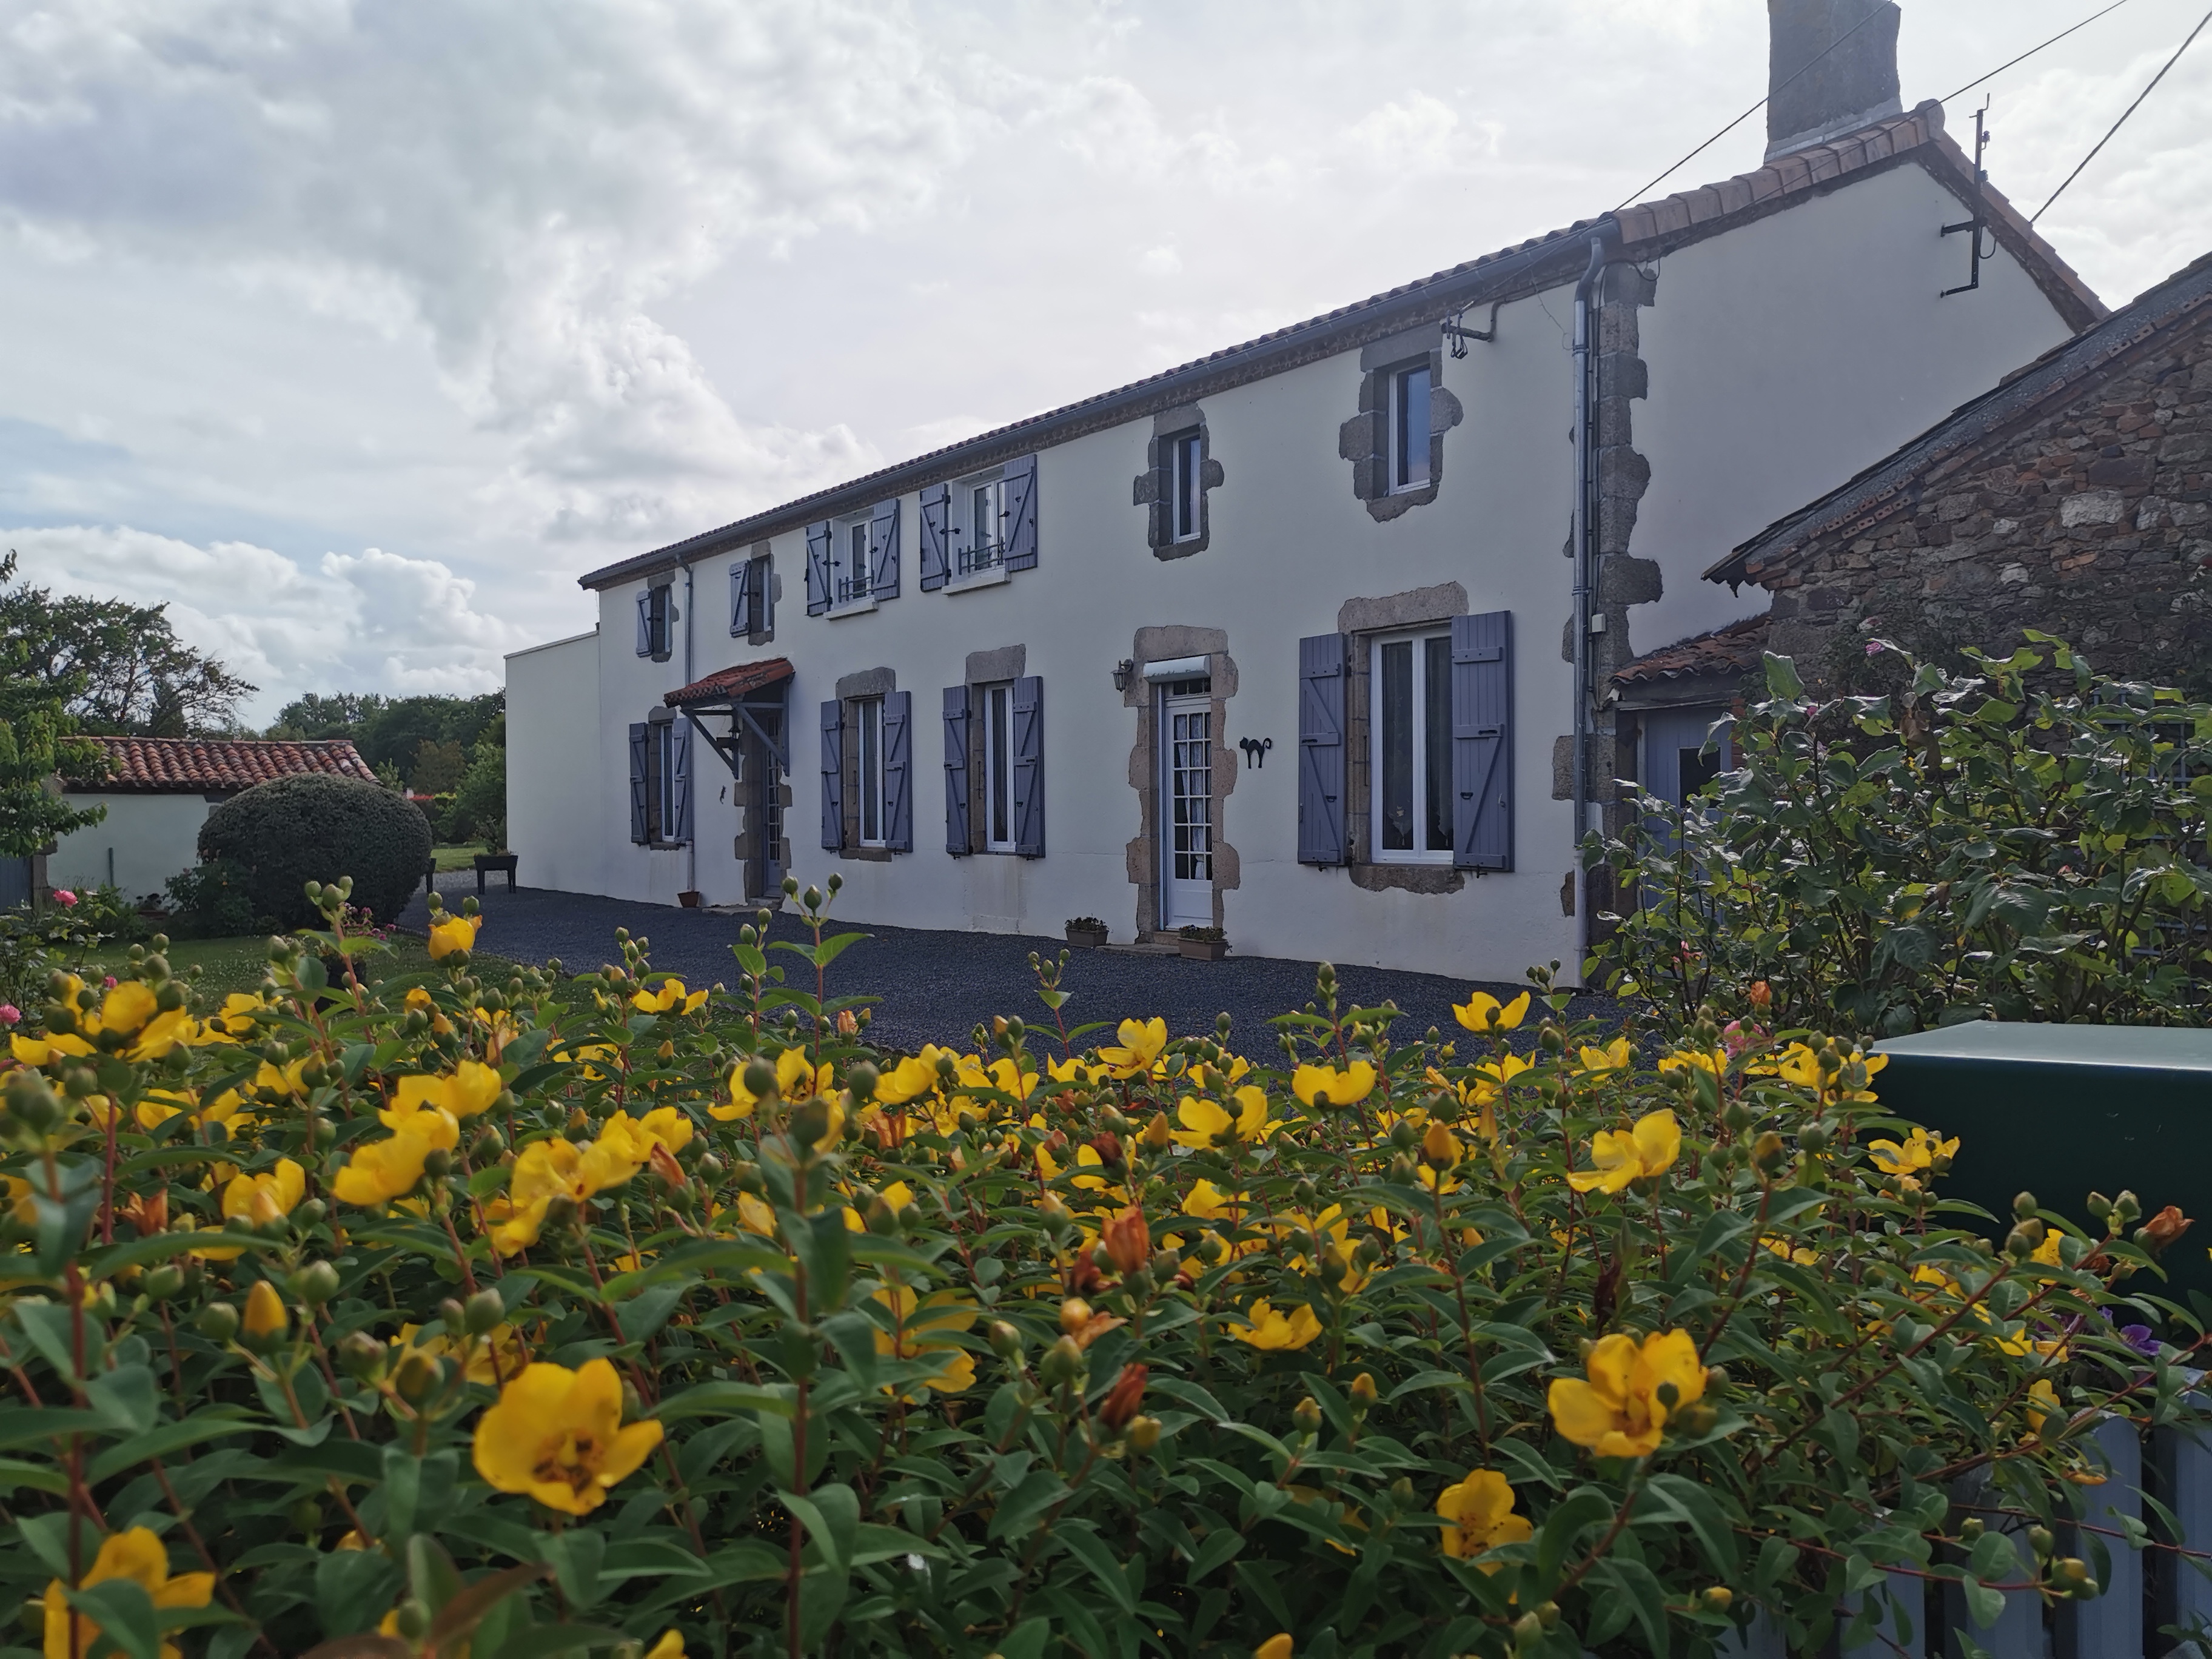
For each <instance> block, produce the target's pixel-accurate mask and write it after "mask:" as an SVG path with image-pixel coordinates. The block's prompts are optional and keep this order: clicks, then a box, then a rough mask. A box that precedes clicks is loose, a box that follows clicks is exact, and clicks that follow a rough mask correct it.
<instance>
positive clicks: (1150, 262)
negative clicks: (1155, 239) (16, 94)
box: [1137, 246, 1182, 276]
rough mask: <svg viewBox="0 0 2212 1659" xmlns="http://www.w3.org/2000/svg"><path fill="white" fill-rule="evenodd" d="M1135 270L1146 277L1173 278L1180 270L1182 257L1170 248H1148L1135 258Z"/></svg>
mask: <svg viewBox="0 0 2212 1659" xmlns="http://www.w3.org/2000/svg"><path fill="white" fill-rule="evenodd" d="M1137 269H1138V270H1141V271H1143V272H1144V273H1145V275H1146V276H1175V275H1176V274H1177V273H1178V272H1180V271H1181V270H1182V254H1180V253H1178V252H1176V250H1175V248H1174V247H1173V246H1160V247H1148V248H1146V250H1145V251H1144V252H1142V253H1140V254H1139V255H1138V256H1137Z"/></svg>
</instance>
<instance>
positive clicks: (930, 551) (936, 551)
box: [921, 484, 952, 593]
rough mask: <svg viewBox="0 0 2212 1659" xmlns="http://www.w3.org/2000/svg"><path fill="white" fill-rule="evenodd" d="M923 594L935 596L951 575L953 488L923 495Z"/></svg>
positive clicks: (937, 488) (934, 486) (939, 486)
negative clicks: (933, 594)
mask: <svg viewBox="0 0 2212 1659" xmlns="http://www.w3.org/2000/svg"><path fill="white" fill-rule="evenodd" d="M951 575H952V486H951V484H932V485H930V487H929V488H928V489H925V490H923V491H922V492H921V591H922V592H925V593H933V592H936V591H937V590H938V589H939V588H940V587H942V586H945V583H946V582H947V581H948V580H951Z"/></svg>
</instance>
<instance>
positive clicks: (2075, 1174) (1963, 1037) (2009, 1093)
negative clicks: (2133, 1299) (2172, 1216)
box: [1874, 1020, 2212, 1305]
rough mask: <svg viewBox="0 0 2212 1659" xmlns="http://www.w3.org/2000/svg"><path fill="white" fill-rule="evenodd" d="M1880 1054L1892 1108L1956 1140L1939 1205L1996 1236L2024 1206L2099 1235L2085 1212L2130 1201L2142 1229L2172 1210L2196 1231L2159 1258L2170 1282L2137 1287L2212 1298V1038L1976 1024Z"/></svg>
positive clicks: (2144, 1029) (1881, 1089) (1880, 1090)
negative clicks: (2019, 1201) (1968, 1207)
mask: <svg viewBox="0 0 2212 1659" xmlns="http://www.w3.org/2000/svg"><path fill="white" fill-rule="evenodd" d="M1875 1048H1876V1050H1877V1051H1878V1052H1880V1053H1881V1054H1886V1055H1887V1056H1888V1059H1889V1064H1888V1065H1887V1066H1885V1067H1884V1068H1883V1069H1882V1070H1881V1072H1880V1073H1877V1074H1876V1075H1875V1079H1874V1091H1875V1093H1876V1094H1877V1095H1879V1096H1880V1097H1881V1102H1882V1104H1883V1105H1884V1106H1885V1107H1886V1108H1887V1109H1889V1110H1891V1111H1893V1112H1894V1113H1896V1114H1897V1115H1899V1116H1900V1117H1903V1118H1907V1119H1910V1120H1911V1121H1913V1122H1916V1123H1920V1124H1924V1125H1925V1126H1926V1127H1929V1129H1933V1130H1937V1131H1940V1132H1941V1133H1942V1134H1944V1135H1945V1136H1946V1137H1948V1136H1952V1135H1956V1136H1957V1137H1958V1138H1959V1152H1958V1156H1957V1158H1956V1159H1955V1160H1954V1163H1953V1164H1952V1168H1951V1173H1950V1175H1949V1176H1948V1177H1946V1178H1945V1179H1943V1180H1942V1181H1940V1182H1937V1183H1936V1192H1937V1193H1938V1194H1940V1195H1941V1196H1942V1197H1945V1198H1962V1199H1965V1200H1968V1201H1969V1202H1971V1203H1974V1204H1978V1205H1980V1206H1982V1207H1983V1208H1984V1209H1985V1210H1988V1211H1989V1212H1990V1213H1991V1214H1993V1215H1995V1216H1996V1217H1998V1218H2000V1219H1999V1222H1998V1224H1997V1225H1996V1227H1995V1228H1993V1229H1989V1230H1987V1231H1991V1232H1992V1233H1993V1234H1994V1236H1995V1237H2000V1238H2002V1237H2003V1234H2004V1232H2005V1231H2008V1229H2009V1228H2010V1226H2011V1225H2012V1223H2011V1219H2010V1218H2011V1214H2012V1200H2013V1195H2014V1194H2015V1193H2019V1192H2021V1191H2023V1190H2025V1191H2027V1192H2031V1193H2033V1194H2035V1196H2036V1199H2037V1201H2038V1202H2039V1203H2040V1204H2042V1206H2044V1207H2045V1209H2049V1210H2055V1211H2057V1212H2059V1213H2060V1214H2062V1215H2063V1216H2065V1217H2066V1218H2068V1219H2069V1220H2070V1221H2073V1222H2074V1223H2075V1224H2076V1225H2079V1226H2081V1227H2082V1228H2084V1229H2086V1230H2087V1231H2089V1232H2091V1233H2096V1232H2098V1231H2100V1229H2099V1228H2098V1227H2097V1226H2096V1225H2095V1224H2094V1223H2093V1222H2092V1221H2091V1220H2090V1218H2089V1212H2088V1211H2087V1208H2086V1207H2085V1206H2084V1203H2083V1200H2086V1199H2087V1197H2088V1195H2089V1194H2090V1193H2092V1192H2100V1193H2103V1194H2105V1195H2106V1197H2107V1198H2110V1197H2112V1196H2113V1195H2115V1194H2118V1192H2119V1191H2120V1190H2121V1189H2122V1188H2130V1189H2132V1190H2133V1191H2134V1193H2135V1194H2136V1197H2137V1198H2139V1199H2141V1200H2142V1206H2143V1215H2144V1217H2145V1218H2149V1217H2151V1216H2154V1215H2156V1214H2157V1213H2158V1212H2159V1211H2160V1210H2161V1209H2163V1208H2164V1207H2165V1206H2167V1205H2169V1204H2175V1205H2179V1206H2180V1207H2181V1212H2182V1213H2183V1214H2184V1215H2187V1216H2191V1217H2193V1218H2195V1219H2196V1221H2197V1225H2196V1226H2194V1227H2192V1228H2191V1229H2190V1231H2188V1232H2187V1233H2185V1235H2183V1237H2181V1238H2180V1239H2179V1241H2178V1242H2177V1243H2173V1244H2172V1245H2170V1246H2169V1247H2168V1248H2167V1249H2166V1254H2165V1255H2163V1256H2161V1257H2160V1265H2161V1266H2163V1267H2165V1269H2166V1272H2167V1273H2168V1274H2169V1275H2171V1277H2170V1278H2169V1279H2168V1280H2167V1281H2166V1283H2165V1284H2164V1285H2160V1282H2159V1281H2158V1280H2157V1279H2154V1278H2152V1277H2150V1276H2149V1275H2147V1274H2146V1275H2142V1276H2141V1278H2140V1279H2139V1282H2138V1285H2137V1286H2136V1288H2140V1289H2142V1290H2147V1291H2150V1292H2151V1293H2153V1294H2155V1295H2165V1296H2168V1297H2172V1298H2173V1299H2174V1300H2175V1301H2177V1302H2179V1303H2182V1304H2184V1305H2186V1304H2187V1303H2188V1300H2189V1298H2188V1296H2187V1295H2186V1292H2187V1291H2191V1290H2197V1291H2204V1292H2205V1293H2206V1294H2207V1295H2212V1255H2208V1247H2212V1030H2185V1029H2180V1028H2177V1027H2172V1026H2151V1025H2030V1024H2000V1023H1996V1022H1993V1021H1990V1020H1974V1021H1971V1022H1969V1023H1968V1024H1964V1025H1952V1026H1947V1027H1946V1028H1944V1029H1943V1030H1938V1031H1920V1032H1917V1033H1915V1034H1914V1035H1913V1036H1903V1037H1893V1038H1891V1039H1890V1040H1889V1041H1887V1042H1880V1043H1876V1044H1875ZM2138 1225H2140V1224H2138Z"/></svg>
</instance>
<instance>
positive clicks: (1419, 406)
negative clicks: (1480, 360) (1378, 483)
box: [1390, 360, 1434, 495]
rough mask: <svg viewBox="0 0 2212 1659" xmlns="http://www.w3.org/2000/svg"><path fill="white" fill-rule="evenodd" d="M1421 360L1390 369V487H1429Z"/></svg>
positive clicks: (1426, 379) (1425, 374)
mask: <svg viewBox="0 0 2212 1659" xmlns="http://www.w3.org/2000/svg"><path fill="white" fill-rule="evenodd" d="M1433 384H1434V382H1433V377H1432V376H1431V374H1430V372H1429V365H1428V363H1427V362H1426V361H1425V360H1424V361H1423V362H1418V363H1408V364H1407V365H1406V366H1405V367H1404V368H1398V369H1393V370H1392V371H1391V373H1390V489H1391V493H1392V494H1394V495H1395V494H1396V493H1397V492H1398V491H1400V490H1401V489H1427V488H1428V487H1429V394H1430V392H1431V390H1432V389H1433Z"/></svg>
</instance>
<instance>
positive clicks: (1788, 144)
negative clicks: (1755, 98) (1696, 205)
mask: <svg viewBox="0 0 2212 1659" xmlns="http://www.w3.org/2000/svg"><path fill="white" fill-rule="evenodd" d="M1897 24H1898V10H1897V7H1896V5H1895V4H1894V3H1893V0H1766V26H1767V51H1766V159H1767V160H1768V161H1772V160H1773V159H1774V158H1775V157H1776V156H1778V155H1787V154H1788V153H1789V152H1790V151H1791V150H1793V149H1804V148H1805V147H1806V146H1807V145H1808V144H1818V143H1825V142H1826V140H1828V139H1831V138H1834V137H1839V136H1841V135H1842V134H1844V133H1846V132H1853V131H1857V129H1859V128H1861V127H1864V126H1870V125H1873V124H1874V123H1875V122H1876V121H1881V120H1886V119H1887V118H1889V117H1890V116H1893V115H1897V114H1899V113H1901V112H1903V110H1904V107H1905V106H1904V105H1903V104H1902V103H1900V102H1899V100H1898V88H1897ZM1838 42H1841V44H1840V45H1838ZM1831 48H1832V50H1831ZM1823 52H1826V54H1827V55H1826V57H1822V56H1821V54H1822V53H1823ZM1816 59H1817V60H1818V61H1817V62H1816V61H1815V60H1816ZM1808 64H1811V65H1812V67H1811V68H1809V69H1808V68H1807V67H1806V66H1807V65H1808ZM1800 70H1803V71H1804V72H1803V73H1802V74H1800V73H1799V71H1800ZM1792 76H1795V77H1796V78H1795V79H1794V80H1793V79H1792V78H1791V77H1792ZM1785 82H1787V84H1786V85H1785V84H1784V83H1785Z"/></svg>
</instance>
